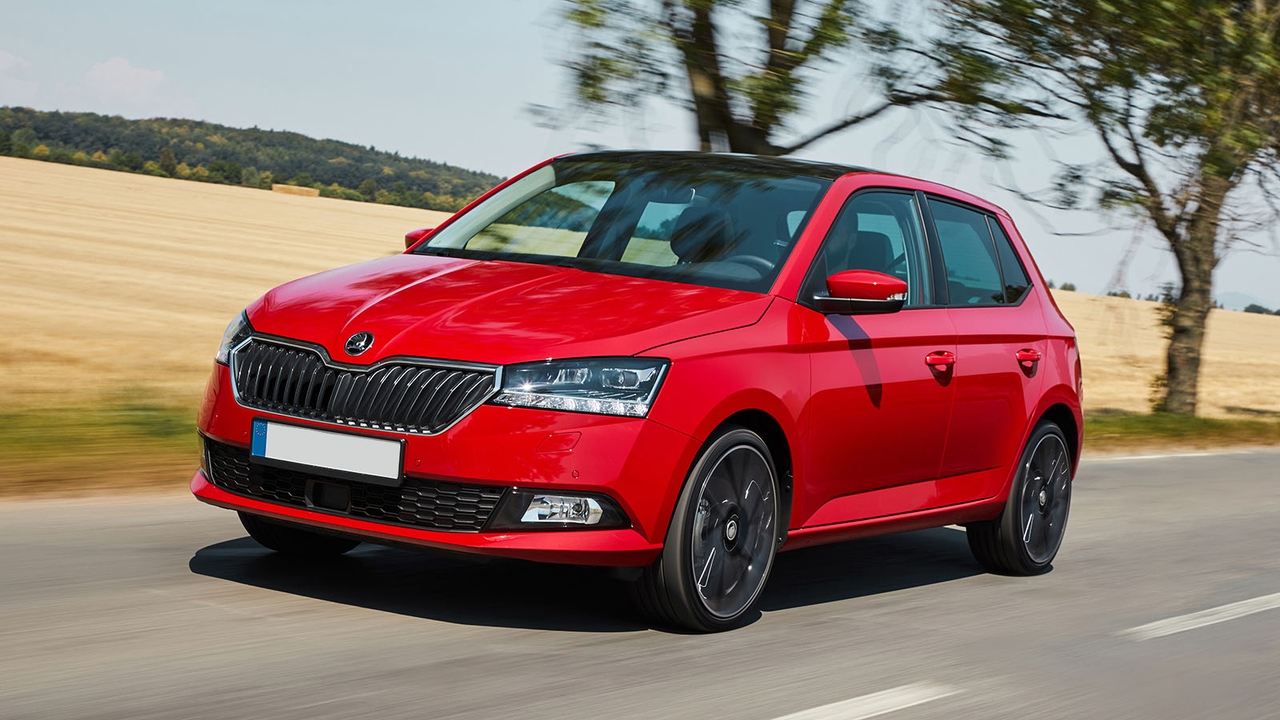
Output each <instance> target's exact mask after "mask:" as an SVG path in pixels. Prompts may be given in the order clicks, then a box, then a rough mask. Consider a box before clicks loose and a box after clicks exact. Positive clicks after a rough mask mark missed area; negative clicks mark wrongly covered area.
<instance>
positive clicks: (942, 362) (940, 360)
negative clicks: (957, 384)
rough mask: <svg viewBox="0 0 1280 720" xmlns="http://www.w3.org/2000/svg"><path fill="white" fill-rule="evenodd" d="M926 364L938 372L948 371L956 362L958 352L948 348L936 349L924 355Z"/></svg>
mask: <svg viewBox="0 0 1280 720" xmlns="http://www.w3.org/2000/svg"><path fill="white" fill-rule="evenodd" d="M924 364H925V365H928V366H929V367H931V368H933V369H934V370H937V371H938V372H946V371H947V370H950V369H951V367H952V366H953V365H955V364H956V354H955V353H953V352H950V351H947V350H934V351H933V352H931V353H929V354H928V355H925V356H924Z"/></svg>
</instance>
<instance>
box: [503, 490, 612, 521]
mask: <svg viewBox="0 0 1280 720" xmlns="http://www.w3.org/2000/svg"><path fill="white" fill-rule="evenodd" d="M603 516H604V508H602V507H600V503H598V502H596V500H595V499H594V498H589V497H573V496H569V495H534V496H533V498H532V499H531V500H530V501H529V506H528V507H527V508H525V511H524V515H522V516H521V517H520V522H522V523H544V522H546V523H557V524H563V523H572V524H574V525H596V524H598V523H599V522H600V518H601V517H603Z"/></svg>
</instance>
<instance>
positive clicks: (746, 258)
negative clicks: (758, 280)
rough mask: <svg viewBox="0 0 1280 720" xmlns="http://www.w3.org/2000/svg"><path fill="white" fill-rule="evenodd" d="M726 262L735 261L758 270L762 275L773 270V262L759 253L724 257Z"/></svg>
mask: <svg viewBox="0 0 1280 720" xmlns="http://www.w3.org/2000/svg"><path fill="white" fill-rule="evenodd" d="M724 261H725V262H734V263H738V264H739V265H746V266H747V267H749V268H751V269H753V270H756V271H758V272H759V273H760V274H761V275H762V276H763V275H768V274H769V273H771V272H773V263H771V262H769V261H768V260H765V259H764V258H762V257H760V256H759V255H732V256H730V257H727V258H725V259H724Z"/></svg>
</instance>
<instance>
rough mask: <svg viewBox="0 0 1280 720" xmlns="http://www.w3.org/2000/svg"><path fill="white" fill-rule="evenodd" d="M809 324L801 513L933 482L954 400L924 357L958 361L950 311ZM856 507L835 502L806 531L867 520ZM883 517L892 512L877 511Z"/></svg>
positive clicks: (946, 380)
mask: <svg viewBox="0 0 1280 720" xmlns="http://www.w3.org/2000/svg"><path fill="white" fill-rule="evenodd" d="M813 316H814V317H813V318H812V320H811V321H810V322H809V323H808V324H809V325H810V327H811V328H812V329H813V333H812V339H811V341H810V342H809V343H808V345H809V350H810V353H811V354H810V357H811V363H812V368H813V372H812V378H813V391H812V399H811V401H810V402H811V406H810V407H811V413H810V428H809V433H808V443H809V463H808V467H809V477H808V478H806V482H805V483H804V492H805V494H806V495H807V496H808V497H807V498H806V507H808V508H814V509H815V510H816V509H818V508H819V507H820V506H823V505H826V504H828V503H830V502H831V501H832V500H833V499H836V498H841V497H842V496H849V495H853V494H855V493H866V492H870V491H873V490H878V489H882V488H888V487H893V486H898V485H908V484H912V483H918V482H922V481H928V480H932V479H934V478H936V477H937V474H938V467H939V465H940V463H941V461H942V456H943V448H944V446H945V441H946V437H947V427H948V423H949V421H950V416H951V403H952V397H953V393H954V391H953V388H952V383H951V377H950V371H949V370H947V371H942V372H939V371H937V370H935V369H933V368H932V367H930V366H929V365H927V364H926V363H925V356H926V355H928V354H929V353H931V352H936V351H945V352H951V353H955V352H956V344H955V333H954V330H953V328H952V326H951V320H950V318H949V317H948V311H947V310H945V309H941V308H937V309H919V310H904V311H902V312H899V313H896V314H893V315H869V316H862V317H849V316H830V317H823V316H822V315H820V314H818V313H816V312H815V313H813ZM862 504H863V503H860V502H859V501H858V500H857V499H856V498H852V499H850V500H849V501H848V502H839V501H837V503H835V504H832V505H831V506H830V507H828V508H826V509H824V510H822V511H821V512H819V513H818V514H817V515H815V516H813V521H814V522H822V523H824V524H825V523H833V522H847V521H850V520H854V519H857V518H858V517H865V516H866V515H865V512H866V510H865V509H863V508H860V505H862ZM905 510H906V509H905V508H903V509H898V510H896V512H904V511H905ZM886 511H887V512H895V510H893V509H892V508H877V510H876V512H886ZM805 524H806V525H807V524H811V523H809V522H806V523H805Z"/></svg>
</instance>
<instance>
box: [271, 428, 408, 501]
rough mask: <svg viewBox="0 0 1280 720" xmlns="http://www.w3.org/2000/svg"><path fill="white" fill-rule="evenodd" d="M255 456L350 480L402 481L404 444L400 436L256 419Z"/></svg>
mask: <svg viewBox="0 0 1280 720" xmlns="http://www.w3.org/2000/svg"><path fill="white" fill-rule="evenodd" d="M250 454H251V455H252V456H253V458H254V459H255V460H257V461H259V462H262V463H263V464H266V465H280V466H284V467H292V468H298V469H315V470H321V471H324V474H326V475H330V476H333V477H337V478H343V479H347V480H357V481H360V482H368V483H374V484H377V485H389V486H392V487H395V486H398V485H399V484H400V471H401V468H402V467H403V466H404V463H403V460H404V445H403V443H401V442H400V441H399V440H387V439H385V438H377V437H370V436H368V435H357V434H355V433H344V432H332V431H329V430H317V429H315V428H309V427H302V426H301V425H287V424H285V423H276V422H269V421H266V420H254V421H253V445H252V447H251V449H250Z"/></svg>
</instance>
